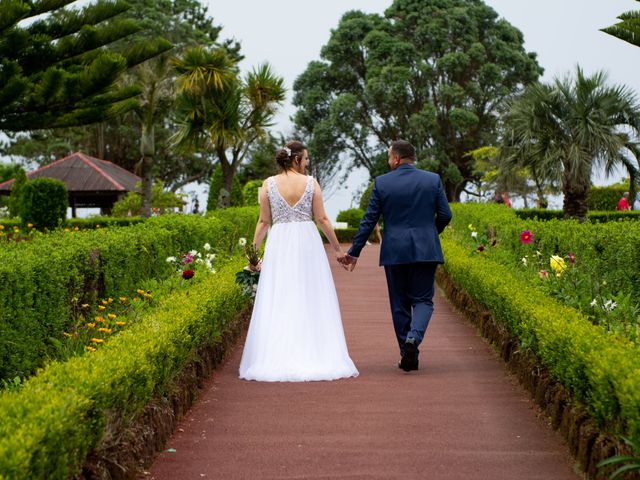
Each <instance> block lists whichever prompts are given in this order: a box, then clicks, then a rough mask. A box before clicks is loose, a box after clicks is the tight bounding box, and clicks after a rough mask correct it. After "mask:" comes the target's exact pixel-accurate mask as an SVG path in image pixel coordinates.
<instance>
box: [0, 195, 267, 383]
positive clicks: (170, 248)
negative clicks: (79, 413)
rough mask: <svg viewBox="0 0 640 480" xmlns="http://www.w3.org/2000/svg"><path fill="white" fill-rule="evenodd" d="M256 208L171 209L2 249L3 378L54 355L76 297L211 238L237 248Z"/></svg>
mask: <svg viewBox="0 0 640 480" xmlns="http://www.w3.org/2000/svg"><path fill="white" fill-rule="evenodd" d="M257 216H258V211H257V209H256V208H255V207H253V208H249V207H244V208H238V209H229V210H223V211H220V212H217V213H216V214H213V215H211V216H209V217H206V218H203V217H200V216H191V215H188V216H185V215H166V216H160V217H155V218H152V219H149V220H148V221H146V222H144V223H141V224H137V225H133V226H131V227H127V228H117V227H113V228H109V229H98V230H93V231H85V232H71V233H68V232H64V231H58V232H54V233H51V234H49V235H43V236H39V237H34V238H33V241H31V242H19V243H13V244H9V245H7V246H6V247H4V248H3V249H2V250H0V379H12V378H14V377H16V376H19V377H25V376H29V375H31V374H32V373H33V372H34V371H35V369H36V368H38V367H40V366H41V365H42V364H43V362H44V360H45V359H46V358H47V357H48V356H50V355H53V354H54V352H55V348H54V347H53V345H54V343H55V342H56V340H60V339H62V338H63V332H64V331H66V330H67V329H68V328H70V326H71V323H72V321H73V320H72V308H73V304H74V302H75V303H78V304H79V303H89V304H93V303H95V300H96V298H98V297H107V296H111V297H116V296H119V294H125V295H126V294H127V293H128V292H131V291H133V290H136V289H137V288H139V286H138V284H139V282H141V281H143V280H147V279H150V278H158V279H161V278H164V277H166V276H168V275H170V274H172V273H173V267H172V266H171V265H169V264H167V262H166V261H165V259H166V257H168V256H172V255H176V254H178V253H180V252H186V251H189V250H192V249H194V248H196V249H198V248H200V247H201V246H202V245H204V243H206V242H209V243H210V244H211V245H212V247H213V250H214V252H216V253H229V252H234V251H235V248H236V245H237V242H238V238H239V237H240V236H248V235H249V234H250V233H252V232H253V228H254V227H255V221H256V219H257Z"/></svg>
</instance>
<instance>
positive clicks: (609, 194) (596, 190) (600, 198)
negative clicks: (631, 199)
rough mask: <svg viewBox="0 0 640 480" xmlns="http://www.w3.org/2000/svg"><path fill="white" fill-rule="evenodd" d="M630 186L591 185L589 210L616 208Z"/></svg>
mask: <svg viewBox="0 0 640 480" xmlns="http://www.w3.org/2000/svg"><path fill="white" fill-rule="evenodd" d="M628 191H629V187H618V186H609V187H591V188H590V189H589V200H588V206H589V210H615V209H616V205H618V200H620V199H621V198H622V195H623V194H624V192H628Z"/></svg>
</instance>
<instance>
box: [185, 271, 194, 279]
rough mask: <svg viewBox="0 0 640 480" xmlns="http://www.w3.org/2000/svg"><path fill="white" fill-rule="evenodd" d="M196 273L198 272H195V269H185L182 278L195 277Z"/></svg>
mask: <svg viewBox="0 0 640 480" xmlns="http://www.w3.org/2000/svg"><path fill="white" fill-rule="evenodd" d="M195 274H196V272H194V271H193V270H183V271H182V278H184V279H185V280H189V279H190V278H193V276H194V275H195Z"/></svg>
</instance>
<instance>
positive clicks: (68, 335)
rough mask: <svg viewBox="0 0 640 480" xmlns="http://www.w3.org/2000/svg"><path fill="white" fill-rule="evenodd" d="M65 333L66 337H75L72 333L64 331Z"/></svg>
mask: <svg viewBox="0 0 640 480" xmlns="http://www.w3.org/2000/svg"><path fill="white" fill-rule="evenodd" d="M63 335H64V336H65V337H67V338H69V337H73V335H71V334H70V333H67V332H64V333H63Z"/></svg>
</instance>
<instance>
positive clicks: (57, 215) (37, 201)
mask: <svg viewBox="0 0 640 480" xmlns="http://www.w3.org/2000/svg"><path fill="white" fill-rule="evenodd" d="M21 196H22V206H21V208H20V213H21V215H22V223H24V224H28V223H32V224H33V226H34V227H36V228H38V229H44V228H47V229H49V230H52V229H54V228H56V227H58V226H59V225H61V224H63V223H64V222H65V220H66V218H67V207H68V206H69V194H68V193H67V187H65V185H64V183H62V182H61V181H60V180H55V179H53V178H36V179H35V180H32V181H30V182H27V183H25V184H24V186H23V187H22V194H21Z"/></svg>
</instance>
